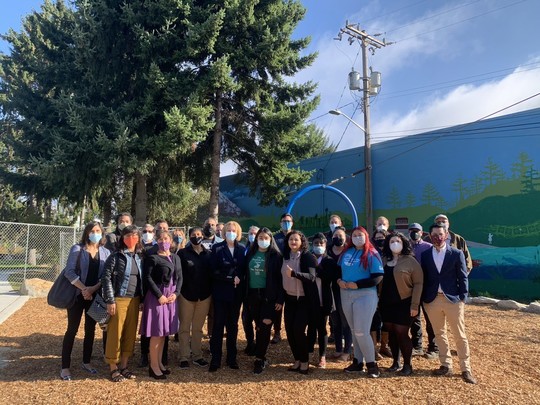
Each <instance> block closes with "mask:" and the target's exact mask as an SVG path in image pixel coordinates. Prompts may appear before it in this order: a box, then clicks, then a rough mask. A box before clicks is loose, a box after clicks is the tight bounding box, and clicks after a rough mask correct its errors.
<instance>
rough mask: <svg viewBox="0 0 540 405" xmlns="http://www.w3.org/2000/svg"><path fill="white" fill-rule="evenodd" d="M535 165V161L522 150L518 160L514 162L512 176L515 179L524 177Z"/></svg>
mask: <svg viewBox="0 0 540 405" xmlns="http://www.w3.org/2000/svg"><path fill="white" fill-rule="evenodd" d="M532 166H533V161H532V159H531V158H530V157H529V155H528V154H527V153H526V152H521V153H520V154H519V156H518V160H517V162H514V163H513V164H512V168H511V171H512V178H513V179H514V180H517V179H523V178H524V177H525V173H526V172H527V170H529V169H530V168H531V167H532Z"/></svg>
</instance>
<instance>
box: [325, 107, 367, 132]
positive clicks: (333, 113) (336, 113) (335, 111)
mask: <svg viewBox="0 0 540 405" xmlns="http://www.w3.org/2000/svg"><path fill="white" fill-rule="evenodd" d="M328 112H329V113H330V114H332V115H342V116H343V117H345V118H346V119H348V120H349V122H351V123H352V124H353V125H354V126H356V127H358V128H360V129H361V130H362V132H363V133H364V134H365V133H366V130H365V129H364V127H363V126H362V125H360V124H359V123H358V122H356V121H355V120H353V119H352V118H351V117H349V116H348V115H347V114H345V113H344V112H343V111H341V110H330V111H328Z"/></svg>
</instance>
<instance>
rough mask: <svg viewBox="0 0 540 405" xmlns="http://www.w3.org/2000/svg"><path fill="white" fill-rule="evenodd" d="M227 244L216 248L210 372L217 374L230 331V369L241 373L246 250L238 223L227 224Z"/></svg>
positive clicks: (211, 261) (224, 243) (214, 255)
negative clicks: (238, 357)
mask: <svg viewBox="0 0 540 405" xmlns="http://www.w3.org/2000/svg"><path fill="white" fill-rule="evenodd" d="M224 230H225V240H224V241H223V242H220V243H217V244H214V245H213V246H212V256H211V260H210V263H211V268H212V271H213V273H212V276H213V277H212V300H213V302H214V326H213V328H212V338H211V339H210V352H211V353H212V360H211V361H210V367H209V368H208V371H210V372H215V371H217V370H218V368H220V367H221V357H222V354H223V349H222V346H223V334H224V329H225V328H227V361H226V363H227V365H228V366H229V367H230V368H232V369H238V368H239V367H238V361H237V360H236V355H237V352H238V349H237V347H236V340H237V337H238V318H239V317H240V307H241V306H242V299H243V294H242V284H241V283H242V282H243V281H244V260H245V253H246V248H245V247H244V245H242V244H241V243H239V241H240V239H241V238H242V228H241V227H240V224H239V223H238V222H235V221H229V222H227V223H226V224H225V227H224Z"/></svg>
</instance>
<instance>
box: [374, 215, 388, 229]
mask: <svg viewBox="0 0 540 405" xmlns="http://www.w3.org/2000/svg"><path fill="white" fill-rule="evenodd" d="M375 230H376V231H386V232H390V221H389V220H388V218H386V217H383V216H381V217H379V218H377V221H375Z"/></svg>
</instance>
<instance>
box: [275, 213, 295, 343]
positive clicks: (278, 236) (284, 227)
mask: <svg viewBox="0 0 540 405" xmlns="http://www.w3.org/2000/svg"><path fill="white" fill-rule="evenodd" d="M293 225H294V220H293V217H292V215H291V214H290V213H288V212H286V213H284V214H283V215H281V218H280V230H279V231H277V232H276V233H274V239H275V241H276V244H277V245H278V248H279V251H280V252H281V254H283V253H284V251H285V238H286V237H287V235H288V234H289V233H291V232H292V228H293ZM282 319H283V310H281V311H276V317H275V319H274V336H273V337H272V340H270V343H272V344H277V343H279V342H281V323H282Z"/></svg>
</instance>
